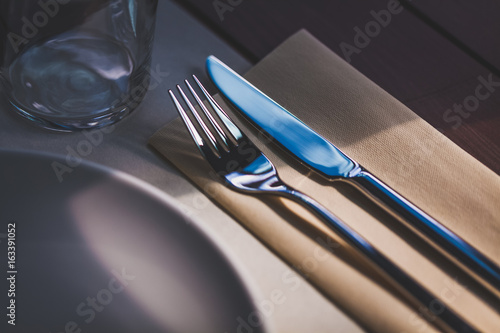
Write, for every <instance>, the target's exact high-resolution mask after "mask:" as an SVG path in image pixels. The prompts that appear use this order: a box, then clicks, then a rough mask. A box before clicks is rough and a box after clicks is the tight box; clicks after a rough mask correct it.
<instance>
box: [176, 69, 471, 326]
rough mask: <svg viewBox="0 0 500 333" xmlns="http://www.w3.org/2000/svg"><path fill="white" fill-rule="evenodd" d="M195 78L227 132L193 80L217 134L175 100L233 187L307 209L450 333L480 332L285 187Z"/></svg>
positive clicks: (325, 213)
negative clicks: (192, 117)
mask: <svg viewBox="0 0 500 333" xmlns="http://www.w3.org/2000/svg"><path fill="white" fill-rule="evenodd" d="M193 79H194V81H195V82H196V84H197V86H198V87H199V89H200V90H201V92H202V93H203V95H204V96H205V97H206V99H207V100H208V103H209V105H210V106H211V108H212V109H213V110H214V111H215V113H216V115H217V117H218V118H219V120H220V122H221V123H222V124H223V125H224V127H225V128H226V131H225V130H224V129H223V127H222V126H221V125H220V124H219V122H217V121H216V119H215V117H214V116H213V115H212V113H211V112H210V111H209V110H208V108H207V106H205V104H204V103H203V102H202V100H201V98H200V97H199V95H198V94H197V93H196V91H195V90H194V89H193V87H192V86H191V84H190V83H189V81H188V80H185V81H184V82H185V84H186V86H187V88H188V89H189V91H190V92H191V95H192V96H193V98H194V99H195V100H196V103H197V104H198V106H199V107H200V109H201V110H202V111H203V114H204V115H205V117H206V119H208V123H209V125H210V126H211V127H212V130H211V129H210V128H209V125H208V124H207V122H205V121H204V120H203V119H202V117H201V116H200V114H199V113H198V111H197V110H196V109H195V107H194V106H193V104H192V103H191V101H190V99H189V98H188V97H187V96H186V94H185V93H184V91H183V90H182V88H181V87H180V85H177V86H176V87H177V90H178V91H179V94H180V95H181V96H182V99H183V100H184V102H185V104H186V105H187V107H188V108H189V110H190V111H191V113H192V115H193V116H194V118H195V119H196V123H197V124H198V125H199V127H200V128H201V130H202V131H201V132H200V131H198V129H197V127H196V126H195V125H194V124H193V122H192V121H191V118H190V117H189V116H188V113H187V112H186V111H185V110H184V108H183V106H182V105H181V103H180V102H179V100H178V99H177V97H176V96H175V94H174V92H173V91H172V90H169V94H170V97H171V98H172V101H173V103H174V104H175V106H176V108H177V110H178V112H179V114H180V116H181V118H182V120H183V121H184V124H185V125H186V127H187V129H188V131H189V133H190V134H191V136H192V138H193V140H194V142H195V144H196V146H197V147H198V149H199V150H200V152H201V154H202V155H203V156H204V157H205V159H206V160H207V161H208V163H209V164H210V165H211V167H212V168H213V169H214V171H215V172H216V173H217V174H218V175H219V176H220V177H222V178H223V179H224V180H225V182H226V183H227V184H228V185H229V186H230V187H232V188H233V189H234V190H237V191H240V192H243V193H247V194H271V195H276V196H281V197H285V198H288V199H291V200H294V201H296V202H297V203H299V204H302V205H303V206H305V207H306V208H308V209H309V210H310V211H311V212H313V213H314V214H315V215H316V216H317V217H318V218H319V219H320V220H321V221H322V222H323V223H324V224H325V225H326V226H328V227H329V228H330V229H332V230H333V231H334V232H335V233H336V234H337V235H339V236H340V237H341V238H342V239H343V240H344V241H346V242H347V243H348V244H349V245H350V246H353V247H354V248H355V249H356V250H357V251H359V252H360V253H361V254H362V255H364V256H365V258H367V259H368V262H369V263H370V264H371V265H372V266H373V267H374V268H375V269H376V270H377V271H378V272H379V273H381V274H382V275H383V276H384V277H385V278H387V279H388V280H390V281H392V282H393V283H395V287H396V288H397V289H398V291H399V292H401V293H402V294H403V295H404V296H406V297H407V299H408V300H409V301H410V302H412V303H413V304H414V305H415V306H417V307H418V308H419V309H420V311H421V312H423V313H422V315H423V316H424V317H425V318H426V319H428V320H429V321H431V322H433V323H434V324H435V325H436V326H437V327H439V328H441V329H442V330H444V331H446V332H477V331H476V329H475V328H473V327H472V326H471V325H470V324H468V323H467V322H466V321H465V320H464V319H463V318H461V317H460V316H459V315H457V314H456V313H455V312H453V311H452V310H451V309H449V308H448V307H447V306H446V305H445V304H444V303H443V302H442V301H441V300H439V298H437V297H436V296H434V295H433V294H432V293H431V292H429V291H428V290H426V289H425V288H424V287H423V286H421V285H420V284H419V283H417V282H416V281H415V280H413V278H411V277H410V276H409V275H407V274H406V273H405V272H404V271H402V270H401V269H400V268H399V267H398V266H397V265H395V264H394V263H393V262H391V261H390V260H389V259H388V258H386V257H385V256H384V255H383V254H382V253H381V252H379V251H378V250H377V249H376V248H375V247H373V246H372V245H371V244H370V243H368V242H367V241H366V240H365V239H364V238H363V237H362V236H360V235H359V234H358V233H356V232H355V231H354V230H352V229H351V228H350V227H349V226H348V225H346V224H345V223H344V222H342V221H341V220H340V219H339V218H338V217H336V216H335V215H334V214H333V213H331V212H330V211H328V210H327V209H326V208H325V207H324V206H322V205H321V204H320V203H318V202H317V201H316V200H314V199H312V198H311V197H309V196H307V195H306V194H304V193H302V192H300V191H298V190H295V189H294V188H292V187H290V186H289V185H287V184H285V183H284V182H283V181H282V180H281V179H280V178H279V176H278V173H277V171H276V168H275V167H274V165H273V163H272V162H271V161H270V160H269V159H268V158H267V157H266V156H265V155H264V154H263V153H262V151H261V150H260V149H259V148H257V146H255V145H254V144H253V142H252V141H251V140H250V139H249V138H248V137H247V136H246V135H245V134H244V133H243V132H242V131H241V130H240V129H239V128H238V126H237V125H236V124H235V123H234V122H233V121H232V120H231V119H230V117H229V116H228V115H227V113H226V112H225V111H224V110H223V109H222V108H221V107H220V105H219V104H218V103H217V102H216V101H215V99H214V98H213V97H212V96H211V95H210V94H209V93H208V91H207V90H206V89H205V87H204V86H203V85H202V84H201V82H200V81H199V80H198V78H197V77H196V76H195V75H193ZM226 132H228V134H226Z"/></svg>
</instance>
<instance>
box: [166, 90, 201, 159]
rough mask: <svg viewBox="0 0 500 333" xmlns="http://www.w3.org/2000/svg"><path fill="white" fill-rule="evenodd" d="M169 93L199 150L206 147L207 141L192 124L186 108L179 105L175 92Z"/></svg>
mask: <svg viewBox="0 0 500 333" xmlns="http://www.w3.org/2000/svg"><path fill="white" fill-rule="evenodd" d="M168 93H169V94H170V98H171V99H172V101H173V102H174V104H175V107H176V108H177V111H178V112H179V114H180V115H181V118H182V120H183V121H184V124H185V125H186V127H187V128H188V131H189V133H190V134H191V137H192V138H193V140H194V142H195V143H196V145H197V146H198V148H200V147H202V146H206V142H205V139H203V137H202V136H201V135H200V134H199V133H198V130H197V129H196V127H195V126H194V125H193V123H192V122H191V119H189V117H188V115H187V113H186V111H184V108H183V107H182V105H181V103H179V101H178V100H177V97H175V95H174V92H173V91H172V90H169V91H168ZM200 149H201V148H200Z"/></svg>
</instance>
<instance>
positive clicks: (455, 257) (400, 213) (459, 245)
mask: <svg viewBox="0 0 500 333" xmlns="http://www.w3.org/2000/svg"><path fill="white" fill-rule="evenodd" d="M346 180H347V181H348V182H351V183H353V184H354V185H355V186H356V187H357V188H358V189H360V190H361V191H362V192H364V193H365V194H367V195H368V196H369V197H370V198H371V199H372V200H373V201H375V202H376V203H377V204H379V206H380V207H382V208H383V209H385V210H386V211H387V212H389V213H390V214H391V215H393V216H394V217H396V218H397V219H398V220H400V221H401V222H403V223H404V224H405V225H406V226H407V227H409V228H410V229H411V230H412V231H414V232H416V233H417V234H418V235H420V236H421V237H422V238H424V239H425V240H426V241H427V242H428V243H429V244H430V245H432V246H433V247H434V248H435V249H437V250H438V251H439V252H441V253H442V254H443V255H445V256H446V257H447V258H448V259H449V260H451V261H452V262H454V263H455V264H456V265H457V266H459V267H460V268H462V269H463V270H464V271H466V272H467V273H468V274H469V275H471V276H472V277H473V278H474V279H475V280H476V281H478V282H479V283H481V284H482V285H483V286H485V287H486V288H487V289H488V290H490V291H491V292H492V293H493V294H495V295H496V297H498V298H500V268H499V267H498V266H497V265H496V264H495V263H493V262H492V261H491V260H490V259H488V258H487V257H486V256H485V255H483V254H482V253H481V252H479V251H478V250H476V249H475V248H474V247H472V246H471V245H470V244H469V243H467V242H466V241H464V240H463V239H462V238H460V237H459V236H458V235H456V234H455V233H453V232H452V231H451V230H450V229H448V228H446V227H445V226H443V225H442V224H440V223H439V222H438V221H436V220H435V219H433V218H432V217H430V216H429V215H427V214H426V213H425V212H423V211H422V210H421V209H419V208H418V207H417V206H415V205H413V204H412V203H411V202H409V201H408V200H406V199H405V198H404V197H403V196H401V195H400V194H399V193H397V192H396V191H394V190H393V189H392V188H390V187H389V186H388V185H386V184H384V183H383V182H382V181H381V180H379V179H378V178H377V177H375V176H374V175H372V174H371V173H370V172H368V171H366V170H363V171H361V172H360V173H359V174H357V175H356V176H354V177H352V178H349V179H346Z"/></svg>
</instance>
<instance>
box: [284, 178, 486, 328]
mask: <svg viewBox="0 0 500 333" xmlns="http://www.w3.org/2000/svg"><path fill="white" fill-rule="evenodd" d="M278 193H279V194H280V195H281V196H284V197H286V198H289V199H292V200H294V201H296V202H298V203H300V204H302V205H303V206H305V207H306V208H308V209H309V210H311V212H313V213H314V214H315V215H317V216H318V217H319V218H320V219H321V220H322V221H323V222H324V223H325V224H326V225H327V226H328V227H329V228H330V229H332V230H333V231H334V232H336V233H337V234H338V235H339V236H341V237H342V239H344V240H345V241H346V242H347V243H348V244H349V245H351V246H353V247H354V248H355V249H357V250H358V251H359V252H361V253H362V254H363V255H365V257H367V258H368V259H369V262H370V263H371V264H372V266H373V267H374V268H375V269H376V270H377V271H378V272H380V273H381V274H382V275H383V276H385V277H386V278H388V279H389V280H391V281H393V282H394V283H395V286H396V287H397V289H398V290H399V291H400V292H401V293H402V294H403V295H405V296H406V297H407V298H408V299H409V300H410V301H411V302H413V303H414V305H416V306H417V307H419V308H420V309H421V306H424V307H425V310H426V312H427V313H424V314H423V315H424V317H425V318H427V319H428V320H430V321H431V322H432V323H433V324H435V325H436V326H438V327H439V328H440V329H442V330H443V331H445V332H477V330H476V329H474V328H473V327H472V326H470V325H469V324H468V323H467V322H466V321H465V320H464V319H462V318H461V317H459V316H458V315H457V314H456V313H454V312H453V311H452V310H451V309H449V308H448V307H447V306H446V305H445V304H444V303H443V302H442V301H440V300H439V298H437V297H436V296H434V295H433V294H432V293H430V292H429V291H428V290H426V289H425V288H424V287H422V286H421V285H420V284H419V283H417V282H416V281H415V280H413V279H412V278H411V277H410V276H409V275H407V274H406V273H405V272H403V271H402V270H401V269H400V268H399V267H398V266H396V265H395V264H394V263H393V262H391V261H390V260H389V259H387V258H386V257H385V256H384V255H383V254H382V253H380V252H379V251H378V250H377V249H375V248H374V247H373V246H372V245H371V244H370V243H368V242H367V241H366V240H365V239H364V238H363V237H361V236H360V235H359V234H358V233H356V232H355V231H354V230H352V229H351V228H350V227H349V226H347V225H346V224H345V223H344V222H342V221H341V220H340V219H339V218H338V217H336V216H335V215H333V214H332V213H331V212H330V211H328V210H327V209H326V208H325V207H324V206H322V205H321V204H320V203H318V202H317V201H315V200H314V199H312V198H311V197H309V196H307V195H305V194H304V193H302V192H299V191H297V190H295V189H293V188H290V187H287V186H282V187H281V190H279V191H278ZM421 311H422V310H421Z"/></svg>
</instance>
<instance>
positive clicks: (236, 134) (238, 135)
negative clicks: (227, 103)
mask: <svg viewBox="0 0 500 333" xmlns="http://www.w3.org/2000/svg"><path fill="white" fill-rule="evenodd" d="M193 78H194V80H195V81H196V84H197V85H198V87H200V89H201V91H202V92H203V94H204V95H205V97H206V98H207V100H208V102H209V103H210V105H211V106H212V108H213V109H214V110H215V112H216V113H217V115H218V116H219V118H220V120H221V121H222V122H223V123H224V125H225V126H226V128H227V129H228V130H229V132H230V133H231V134H232V136H233V138H234V139H235V140H236V141H238V140H240V139H242V138H243V133H242V132H241V131H240V129H239V128H238V126H236V124H235V123H233V121H232V120H231V118H229V116H228V115H227V113H226V112H225V111H224V110H223V109H222V107H221V106H220V105H219V104H218V103H217V101H216V100H215V99H214V98H213V97H212V95H210V94H209V93H208V91H207V90H206V89H205V87H204V86H203V85H202V84H201V82H200V81H199V80H198V78H197V77H196V75H193Z"/></svg>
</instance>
